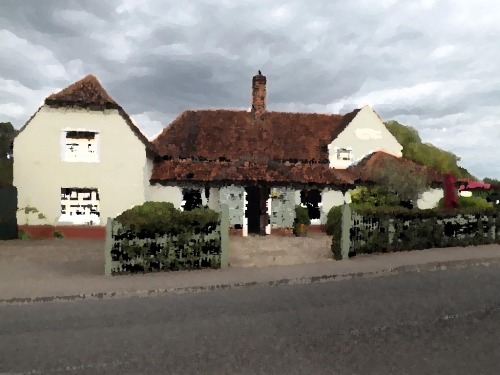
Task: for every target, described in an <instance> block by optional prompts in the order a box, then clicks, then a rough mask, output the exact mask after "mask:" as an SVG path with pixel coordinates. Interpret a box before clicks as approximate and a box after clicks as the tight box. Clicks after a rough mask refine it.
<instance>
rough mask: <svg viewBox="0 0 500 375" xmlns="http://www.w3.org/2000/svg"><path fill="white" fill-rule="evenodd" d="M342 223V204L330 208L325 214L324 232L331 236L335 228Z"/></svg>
mask: <svg viewBox="0 0 500 375" xmlns="http://www.w3.org/2000/svg"><path fill="white" fill-rule="evenodd" d="M341 224H342V206H335V207H332V208H330V211H328V214H327V215H326V234H328V235H329V236H333V234H334V232H335V229H336V228H340V225H341Z"/></svg>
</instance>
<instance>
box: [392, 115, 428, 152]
mask: <svg viewBox="0 0 500 375" xmlns="http://www.w3.org/2000/svg"><path fill="white" fill-rule="evenodd" d="M385 126H386V127H387V130H389V131H390V132H391V134H392V135H393V136H394V138H396V139H397V141H398V143H399V144H400V145H402V146H403V147H404V145H407V144H410V143H422V140H421V139H420V136H419V135H418V132H417V130H416V129H415V128H413V127H411V126H405V125H402V124H400V123H399V122H397V121H394V120H393V121H388V122H386V123H385Z"/></svg>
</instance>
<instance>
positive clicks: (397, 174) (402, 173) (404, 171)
mask: <svg viewBox="0 0 500 375" xmlns="http://www.w3.org/2000/svg"><path fill="white" fill-rule="evenodd" d="M372 173H373V177H374V180H375V182H377V184H378V185H379V186H381V187H382V188H383V189H386V190H387V192H389V193H392V194H394V195H395V196H397V197H398V199H399V201H400V202H413V203H416V202H417V200H418V198H419V197H420V195H421V194H422V193H423V192H425V191H426V190H427V189H428V180H427V176H426V174H425V172H424V171H422V170H421V169H420V168H419V167H418V166H417V165H415V164H402V163H400V162H397V161H395V160H388V161H387V162H386V163H385V164H384V167H383V168H380V169H378V170H376V171H373V172H372Z"/></svg>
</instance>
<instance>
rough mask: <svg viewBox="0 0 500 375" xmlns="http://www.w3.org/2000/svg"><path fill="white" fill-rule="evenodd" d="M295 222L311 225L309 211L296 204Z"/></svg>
mask: <svg viewBox="0 0 500 375" xmlns="http://www.w3.org/2000/svg"><path fill="white" fill-rule="evenodd" d="M295 224H304V225H311V219H309V211H308V210H307V208H305V207H302V206H295Z"/></svg>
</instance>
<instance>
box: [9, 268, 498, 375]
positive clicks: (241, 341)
mask: <svg viewBox="0 0 500 375" xmlns="http://www.w3.org/2000/svg"><path fill="white" fill-rule="evenodd" d="M499 306H500V268H499V267H498V266H490V267H482V266H481V267H471V268H466V269H451V270H445V271H439V272H429V273H410V274H402V275H398V276H386V277H380V278H371V279H353V280H345V281H338V282H329V283H317V284H309V285H292V286H278V287H254V288H247V289H239V290H225V291H215V292H207V293H200V294H182V295H166V296H162V297H148V298H129V299H118V300H103V301H80V302H66V303H62V302H56V303H39V304H34V305H17V306H14V305H4V306H0V373H14V374H17V373H28V372H29V373H43V374H52V373H54V374H61V373H63V374H127V373H129V374H189V375H191V374H235V375H236V374H283V375H289V374H313V375H314V374H474V375H479V374H499V373H500V336H499V335H500V315H499Z"/></svg>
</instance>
